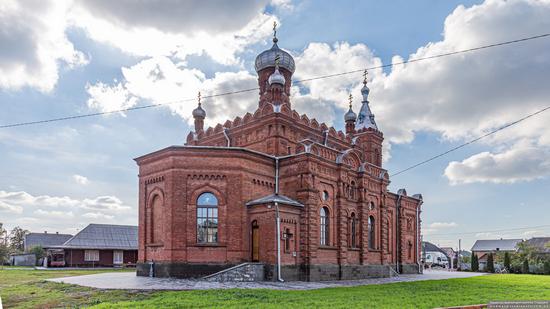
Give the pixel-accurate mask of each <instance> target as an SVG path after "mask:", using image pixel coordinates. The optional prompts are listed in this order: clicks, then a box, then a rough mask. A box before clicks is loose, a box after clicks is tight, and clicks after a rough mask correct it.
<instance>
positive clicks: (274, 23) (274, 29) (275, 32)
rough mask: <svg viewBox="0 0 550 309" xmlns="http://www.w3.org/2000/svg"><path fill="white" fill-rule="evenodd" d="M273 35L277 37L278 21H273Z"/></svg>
mask: <svg viewBox="0 0 550 309" xmlns="http://www.w3.org/2000/svg"><path fill="white" fill-rule="evenodd" d="M273 37H274V38H275V37H277V22H276V21H273Z"/></svg>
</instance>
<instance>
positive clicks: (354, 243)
mask: <svg viewBox="0 0 550 309" xmlns="http://www.w3.org/2000/svg"><path fill="white" fill-rule="evenodd" d="M350 224H351V227H350V234H351V235H350V236H351V237H350V247H352V248H357V219H355V213H352V214H351V218H350Z"/></svg>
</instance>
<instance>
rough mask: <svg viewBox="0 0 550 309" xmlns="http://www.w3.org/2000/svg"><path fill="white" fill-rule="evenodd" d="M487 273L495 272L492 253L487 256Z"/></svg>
mask: <svg viewBox="0 0 550 309" xmlns="http://www.w3.org/2000/svg"><path fill="white" fill-rule="evenodd" d="M487 272H488V273H494V272H495V261H494V258H493V254H492V253H489V255H488V256H487Z"/></svg>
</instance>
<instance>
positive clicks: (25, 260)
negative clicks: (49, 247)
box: [10, 253, 36, 266]
mask: <svg viewBox="0 0 550 309" xmlns="http://www.w3.org/2000/svg"><path fill="white" fill-rule="evenodd" d="M10 265H13V266H35V265H36V255H34V254H32V253H21V254H12V255H10Z"/></svg>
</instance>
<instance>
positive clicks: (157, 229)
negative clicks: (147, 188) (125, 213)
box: [149, 195, 164, 243]
mask: <svg viewBox="0 0 550 309" xmlns="http://www.w3.org/2000/svg"><path fill="white" fill-rule="evenodd" d="M162 208H163V207H162V199H161V198H160V196H158V195H155V197H154V198H153V200H152V201H151V216H150V217H151V223H150V228H149V233H150V234H149V235H150V238H149V239H150V241H151V243H160V242H162V237H163V226H164V225H163V224H164V222H162V214H163V212H164V210H163V209H162Z"/></svg>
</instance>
